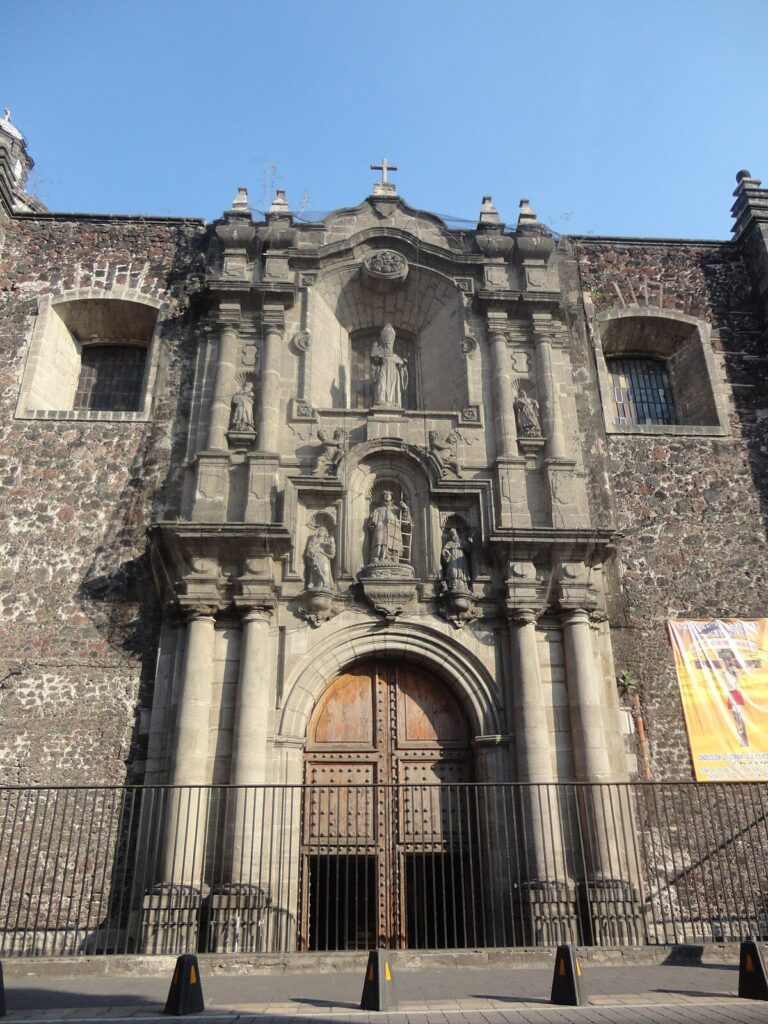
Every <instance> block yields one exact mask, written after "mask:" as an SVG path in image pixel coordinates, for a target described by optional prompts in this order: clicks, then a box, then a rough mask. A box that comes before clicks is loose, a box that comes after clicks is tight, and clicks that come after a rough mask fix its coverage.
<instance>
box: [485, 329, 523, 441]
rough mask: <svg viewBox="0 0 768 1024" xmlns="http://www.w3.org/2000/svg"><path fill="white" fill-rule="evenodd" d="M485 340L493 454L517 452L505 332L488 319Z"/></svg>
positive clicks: (510, 372) (509, 365)
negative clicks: (491, 396)
mask: <svg viewBox="0 0 768 1024" xmlns="http://www.w3.org/2000/svg"><path fill="white" fill-rule="evenodd" d="M488 341H489V344H490V348H491V385H492V389H493V423H494V430H495V433H496V457H497V458H507V457H509V456H516V455H517V429H516V426H515V407H514V401H513V395H512V366H511V363H510V359H509V352H508V351H507V335H506V332H505V331H503V330H501V329H500V327H499V324H498V323H495V322H494V321H493V320H491V319H490V318H489V322H488Z"/></svg>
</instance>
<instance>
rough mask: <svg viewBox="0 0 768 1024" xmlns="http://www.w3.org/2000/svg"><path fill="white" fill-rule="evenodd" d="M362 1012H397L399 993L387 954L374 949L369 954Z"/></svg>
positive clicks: (382, 950) (381, 950)
mask: <svg viewBox="0 0 768 1024" xmlns="http://www.w3.org/2000/svg"><path fill="white" fill-rule="evenodd" d="M360 1009H361V1010H396V1009H397V992H396V991H395V982H394V980H393V978H392V969H391V968H390V966H389V960H388V959H387V952H386V950H384V949H374V950H372V951H371V952H370V953H369V954H368V966H367V967H366V969H365V983H364V984H363V994H362V997H361V999H360Z"/></svg>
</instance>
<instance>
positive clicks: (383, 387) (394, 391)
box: [371, 324, 408, 409]
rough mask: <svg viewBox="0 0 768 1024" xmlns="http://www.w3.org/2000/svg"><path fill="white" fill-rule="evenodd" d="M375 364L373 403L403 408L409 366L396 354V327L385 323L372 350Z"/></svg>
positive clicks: (372, 360)
mask: <svg viewBox="0 0 768 1024" xmlns="http://www.w3.org/2000/svg"><path fill="white" fill-rule="evenodd" d="M371 362H372V363H373V366H374V377H373V380H374V392H373V404H374V405H375V406H376V405H382V406H389V407H390V408H392V409H402V407H403V394H404V393H405V390H406V388H407V387H408V367H407V365H406V362H405V360H404V359H401V358H400V356H396V355H395V329H394V327H393V326H392V324H385V325H384V327H383V328H382V331H381V334H380V336H379V340H378V341H377V342H376V343H375V344H374V346H373V349H372V350H371Z"/></svg>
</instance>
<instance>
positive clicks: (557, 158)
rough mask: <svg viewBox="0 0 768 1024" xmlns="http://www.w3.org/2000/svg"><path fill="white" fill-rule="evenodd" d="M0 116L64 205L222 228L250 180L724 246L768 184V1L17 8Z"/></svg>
mask: <svg viewBox="0 0 768 1024" xmlns="http://www.w3.org/2000/svg"><path fill="white" fill-rule="evenodd" d="M0 14H1V15H2V36H3V61H2V66H0V106H2V105H4V106H8V107H10V108H11V112H12V116H13V120H14V123H16V124H17V125H18V127H19V128H20V129H21V130H22V131H23V132H24V134H25V136H26V138H27V139H28V142H29V147H30V151H31V153H32V156H33V157H34V159H35V161H36V165H37V166H36V167H35V170H34V172H33V175H34V179H33V185H34V187H35V188H36V190H37V191H38V193H39V194H41V196H42V197H43V199H44V201H45V202H46V203H47V205H48V206H49V207H50V208H51V209H54V210H68V211H69V210H74V211H94V212H110V213H145V214H161V215H163V214H171V215H183V216H197V217H205V218H206V219H213V218H214V217H217V216H219V215H220V213H221V211H222V210H223V209H225V208H226V207H228V206H229V203H230V200H231V199H232V197H233V196H234V193H235V190H236V187H237V186H238V185H241V184H243V185H247V186H248V188H249V195H250V199H251V201H252V203H253V204H254V206H256V207H261V206H263V204H264V201H265V197H266V195H267V194H268V193H271V192H272V191H273V190H274V186H275V185H276V184H277V185H279V186H280V187H282V188H285V189H286V190H287V193H288V199H289V201H290V203H291V206H292V208H293V209H299V208H301V207H304V208H305V209H306V210H308V211H318V210H331V209H334V208H336V207H339V206H351V205H355V204H356V203H358V202H360V201H361V200H362V199H363V198H364V197H365V196H366V195H367V194H368V193H369V192H370V189H371V184H372V182H373V180H374V178H375V177H376V175H375V174H374V172H372V171H370V170H369V165H370V164H371V163H374V162H378V160H379V159H380V158H381V157H382V156H384V155H386V156H387V157H388V158H389V159H390V160H391V161H392V162H393V163H396V164H397V166H398V168H399V171H398V172H397V174H395V175H394V179H395V180H396V181H397V184H398V190H399V192H400V194H401V195H402V196H403V197H404V198H405V199H406V200H407V201H408V202H409V203H411V204H412V205H413V206H416V207H420V208H426V209H430V210H433V211H435V212H438V213H442V214H447V215H450V216H452V217H455V218H459V219H466V220H468V221H470V222H474V221H475V220H476V219H477V215H478V211H479V209H480V203H481V199H482V196H483V195H484V194H486V193H489V194H491V195H492V196H493V199H494V202H495V204H496V206H497V207H498V209H499V211H500V212H501V214H502V217H503V218H504V219H505V220H506V221H507V222H509V223H514V221H515V219H516V214H517V207H518V202H519V200H520V198H521V197H523V196H525V197H528V198H530V200H531V203H532V205H533V206H534V208H535V209H536V210H537V212H538V214H539V217H540V219H542V220H545V221H546V222H547V223H549V224H550V225H551V226H552V227H553V228H555V229H556V230H557V231H561V232H571V233H578V234H586V233H592V234H612V235H648V236H668V237H689V238H727V237H729V230H730V223H731V222H730V216H729V210H730V204H731V201H732V200H731V192H732V190H733V188H734V186H735V174H736V171H738V170H739V169H740V168H743V167H745V168H747V169H749V170H751V171H752V173H753V174H754V175H755V176H757V177H761V176H762V177H764V178H765V179H768V131H767V130H766V111H768V59H766V39H768V0H740V2H739V3H737V4H727V3H726V2H725V0H665V2H662V0H642V2H641V0H581V2H580V0H572V2H566V0H538V2H536V0H472V2H470V0H462V2H458V0H411V2H410V3H404V2H401V0H376V2H369V0H315V2H309V0H283V2H277V0H218V2H216V3H212V2H203V0H0Z"/></svg>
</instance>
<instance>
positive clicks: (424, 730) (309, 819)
mask: <svg viewBox="0 0 768 1024" xmlns="http://www.w3.org/2000/svg"><path fill="white" fill-rule="evenodd" d="M469 740H470V737H469V730H468V725H467V719H466V716H465V714H464V711H463V710H462V708H461V706H460V704H459V702H458V701H457V700H456V698H455V697H454V696H453V694H452V693H451V691H450V690H449V689H448V687H447V686H446V684H445V683H444V682H442V681H441V680H440V679H438V678H436V677H435V676H433V675H431V674H429V673H427V672H425V671H423V670H422V669H417V668H414V667H411V666H410V665H408V663H407V662H400V661H398V662H391V661H381V662H365V663H364V664H360V665H357V666H356V667H354V668H352V669H350V670H349V671H347V672H345V673H344V674H343V675H341V676H339V677H338V678H337V679H336V680H335V681H334V682H333V683H332V684H331V685H330V686H329V687H328V689H327V690H326V692H325V693H324V694H323V696H322V697H321V699H320V700H319V702H318V704H317V706H316V708H315V711H314V713H313V715H312V719H311V721H310V725H309V730H308V734H307V747H306V753H305V757H304V781H305V783H306V784H307V790H306V795H305V799H304V805H303V820H302V879H301V893H302V897H301V946H302V948H304V949H373V948H374V947H377V946H378V947H389V948H396V947H400V948H403V947H408V948H418V947H421V948H432V947H452V946H463V945H468V944H471V941H470V940H471V936H470V935H469V934H467V929H466V924H462V916H461V909H460V906H461V904H462V903H463V902H464V901H465V900H466V899H467V898H469V896H470V894H468V893H467V892H466V891H465V889H466V887H467V884H468V882H467V877H468V873H467V866H466V865H467V863H468V862H469V860H470V859H471V856H472V853H471V845H472V834H471V833H472V829H471V826H470V817H471V815H470V813H469V806H470V799H471V793H470V791H469V790H468V789H467V788H466V787H464V786H463V785H462V784H463V783H467V782H471V781H472V775H473V773H472V756H471V750H470V742H469ZM457 907H458V908H459V909H458V911H457Z"/></svg>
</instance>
